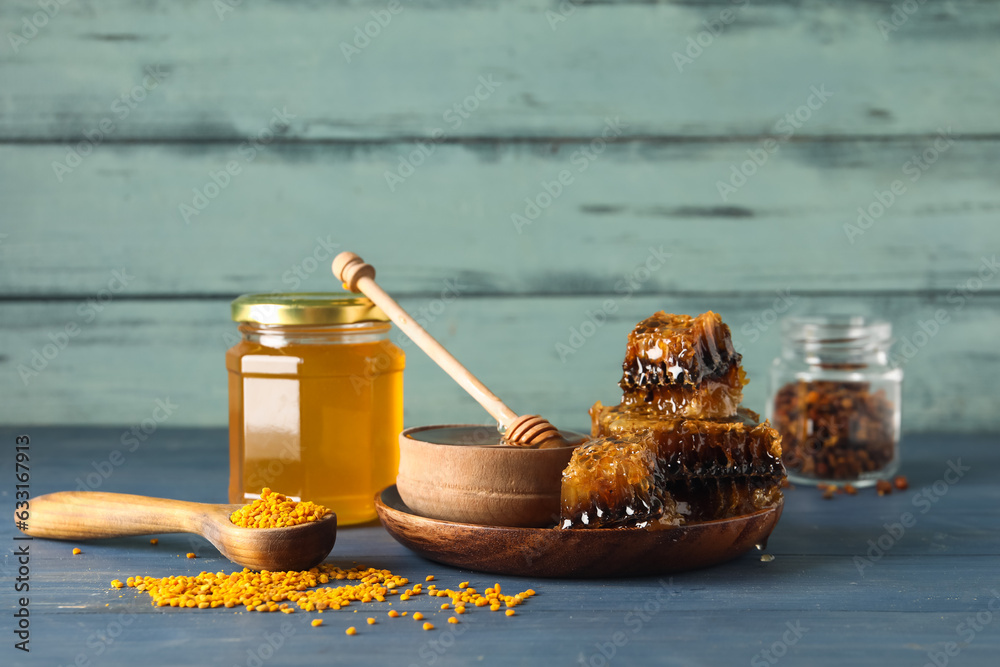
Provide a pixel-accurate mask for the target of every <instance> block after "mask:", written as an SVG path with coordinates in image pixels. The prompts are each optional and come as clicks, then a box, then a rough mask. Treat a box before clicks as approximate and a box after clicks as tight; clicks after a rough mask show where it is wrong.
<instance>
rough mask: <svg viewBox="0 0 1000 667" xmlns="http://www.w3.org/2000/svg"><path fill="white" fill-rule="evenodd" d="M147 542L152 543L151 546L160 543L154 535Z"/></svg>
mask: <svg viewBox="0 0 1000 667" xmlns="http://www.w3.org/2000/svg"><path fill="white" fill-rule="evenodd" d="M149 543H150V544H152V545H153V546H156V545H157V544H159V543H160V540H158V539H157V538H155V537H154V538H153V539H151V540H150V541H149Z"/></svg>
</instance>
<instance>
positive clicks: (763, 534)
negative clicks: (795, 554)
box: [375, 485, 782, 577]
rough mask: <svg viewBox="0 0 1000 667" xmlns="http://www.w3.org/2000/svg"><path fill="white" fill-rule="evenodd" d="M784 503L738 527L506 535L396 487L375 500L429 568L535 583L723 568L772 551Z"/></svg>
mask: <svg viewBox="0 0 1000 667" xmlns="http://www.w3.org/2000/svg"><path fill="white" fill-rule="evenodd" d="M781 508H782V503H780V502H779V503H778V504H777V505H775V506H774V507H770V508H768V509H765V510H761V511H760V512H755V513H753V514H746V515H743V516H738V517H734V518H731V519H721V520H719V521H706V522H704V523H696V524H691V525H689V526H681V527H679V528H671V529H667V530H656V531H651V530H646V529H644V528H593V529H576V530H559V529H557V528H507V527H503V526H480V525H476V524H471V523H456V522H452V521H442V520H440V519H428V518H427V517H422V516H419V515H417V514H414V513H413V512H412V510H410V508H408V507H407V506H406V505H405V504H404V503H403V501H402V500H401V499H400V497H399V492H398V491H397V490H396V487H395V485H393V486H390V487H389V488H387V489H385V490H384V491H382V492H381V493H379V494H376V495H375V509H376V511H377V512H378V516H379V519H381V520H382V525H383V526H385V529H386V530H387V531H389V534H390V535H392V536H393V537H394V538H395V539H396V541H397V542H399V543H400V544H402V545H403V546H405V547H407V548H408V549H411V550H413V551H415V552H416V553H418V554H420V555H421V556H423V557H424V558H427V559H428V560H433V561H437V562H439V563H444V564H446V565H453V566H455V567H460V568H464V569H469V570H477V571H479V572H492V573H496V574H508V575H514V576H532V577H625V576H641V575H652V574H665V573H668V572H680V571H682V570H693V569H696V568H701V567H708V566H710V565H717V564H719V563H724V562H725V561H728V560H732V559H734V558H736V557H738V556H741V555H742V554H744V553H746V552H747V551H749V550H750V549H752V548H753V547H754V546H755V545H757V544H766V542H767V538H768V536H769V535H770V534H771V531H772V530H774V526H775V524H777V523H778V518H779V517H780V516H781Z"/></svg>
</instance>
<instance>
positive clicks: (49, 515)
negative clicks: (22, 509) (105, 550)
mask: <svg viewBox="0 0 1000 667" xmlns="http://www.w3.org/2000/svg"><path fill="white" fill-rule="evenodd" d="M208 507H210V506H206V505H204V504H202V503H189V502H185V501H183V500H167V499H165V498H150V497H149V496H134V495H129V494H125V493H100V492H93V491H61V492H59V493H49V494H46V495H44V496H38V497H37V498H32V499H31V501H30V504H29V507H28V516H27V518H26V519H25V520H24V522H25V523H26V524H27V528H21V530H22V532H24V533H26V534H28V535H31V536H32V537H46V538H52V539H57V540H87V539H92V538H101V537H122V536H125V535H146V534H148V533H186V532H198V530H199V529H200V527H201V523H200V521H199V520H198V517H199V515H203V514H204V512H205V510H206V509H207V508H208ZM18 520H19V517H18V514H17V513H16V512H15V521H18ZM18 526H19V527H20V524H18Z"/></svg>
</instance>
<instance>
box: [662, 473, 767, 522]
mask: <svg viewBox="0 0 1000 667" xmlns="http://www.w3.org/2000/svg"><path fill="white" fill-rule="evenodd" d="M666 488H667V489H668V490H669V493H670V494H671V497H672V498H673V499H674V500H675V502H676V503H677V513H678V514H679V515H680V516H682V517H683V521H684V523H697V522H701V521H715V520H718V519H729V518H731V517H734V516H740V515H743V514H751V513H753V512H757V511H759V510H762V509H765V508H767V507H771V506H772V505H774V504H775V503H777V502H778V501H779V500H781V497H782V492H781V481H780V479H776V478H772V477H766V476H745V477H740V476H737V477H715V478H711V477H704V478H683V479H677V480H670V481H668V482H667V483H666Z"/></svg>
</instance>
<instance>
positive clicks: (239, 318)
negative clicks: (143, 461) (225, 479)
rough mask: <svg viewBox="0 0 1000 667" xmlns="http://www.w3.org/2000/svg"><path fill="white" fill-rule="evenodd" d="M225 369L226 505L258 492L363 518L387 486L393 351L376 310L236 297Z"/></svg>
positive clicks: (394, 456)
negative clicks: (235, 338) (235, 335)
mask: <svg viewBox="0 0 1000 667" xmlns="http://www.w3.org/2000/svg"><path fill="white" fill-rule="evenodd" d="M232 317H233V320H234V321H235V322H237V323H238V325H239V331H240V341H239V342H238V343H237V344H236V345H234V346H233V347H232V348H231V349H230V350H229V351H228V352H227V353H226V368H227V369H228V371H229V471H230V472H229V475H230V476H229V502H231V503H246V502H248V501H250V500H253V499H255V498H257V497H259V494H260V491H261V489H263V488H264V487H270V488H272V489H274V490H275V491H278V492H281V493H284V494H285V495H288V496H291V497H293V498H294V499H296V500H311V501H313V502H315V503H318V504H320V505H324V506H326V507H329V508H330V509H332V510H333V511H334V512H336V514H337V522H338V523H339V524H340V525H346V524H352V523H361V522H364V521H369V520H371V519H374V518H375V505H374V496H375V493H376V492H377V491H380V490H381V489H384V488H385V487H387V486H389V485H391V484H393V483H394V482H395V480H396V473H397V470H398V467H399V445H398V436H399V432H400V431H401V430H402V429H403V368H404V366H405V364H406V359H405V355H404V354H403V351H402V350H400V349H399V348H398V347H397V346H396V345H394V344H393V343H392V342H391V341H390V340H389V331H390V326H391V325H390V324H389V322H388V319H389V318H388V317H386V315H385V313H383V312H382V311H381V310H379V308H378V307H376V306H375V305H374V304H373V303H372V302H371V301H370V300H369V299H367V298H365V297H356V296H351V295H338V294H247V295H244V296H241V297H239V298H238V299H236V300H235V301H233V304H232Z"/></svg>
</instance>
